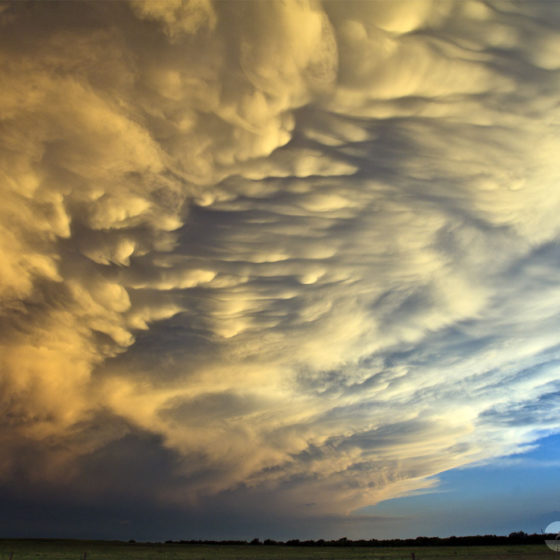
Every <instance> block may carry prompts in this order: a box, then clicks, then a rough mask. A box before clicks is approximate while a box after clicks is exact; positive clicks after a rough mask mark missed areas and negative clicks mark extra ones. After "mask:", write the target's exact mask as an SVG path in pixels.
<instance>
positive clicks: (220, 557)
mask: <svg viewBox="0 0 560 560" xmlns="http://www.w3.org/2000/svg"><path fill="white" fill-rule="evenodd" d="M413 554H414V556H413ZM84 558H85V560H284V559H285V560H370V559H371V560H412V558H415V560H445V559H450V560H466V559H470V558H477V559H480V560H510V559H511V560H539V559H541V558H542V559H545V560H546V559H550V560H553V559H560V554H559V553H555V552H553V551H551V550H549V549H548V548H547V547H546V545H545V544H544V543H543V544H542V545H526V546H525V545H517V546H514V545H506V546H473V547H414V548H409V547H407V548H405V547H394V548H389V547H383V548H382V547H375V548H369V547H351V546H349V547H320V546H317V547H292V546H276V545H272V546H251V545H233V546H232V545H198V544H197V545H192V544H184V545H180V544H153V545H148V544H125V543H112V542H100V541H39V540H36V541H20V540H0V560H10V559H11V560H84Z"/></svg>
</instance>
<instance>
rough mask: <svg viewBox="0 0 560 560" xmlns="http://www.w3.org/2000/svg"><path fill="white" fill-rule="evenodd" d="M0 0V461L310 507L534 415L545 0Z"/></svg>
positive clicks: (157, 489) (197, 499)
mask: <svg viewBox="0 0 560 560" xmlns="http://www.w3.org/2000/svg"><path fill="white" fill-rule="evenodd" d="M0 9H1V12H0V27H1V30H0V73H1V76H2V87H1V88H0V142H1V144H0V145H1V150H0V173H1V182H0V189H1V200H2V202H1V204H0V224H1V226H0V228H1V234H0V256H1V260H0V265H1V274H0V300H1V306H2V307H1V309H2V312H1V316H0V332H1V350H0V361H1V369H2V378H1V385H0V387H1V389H0V399H1V407H2V410H3V411H4V413H3V415H2V419H1V426H0V442H1V445H2V454H1V456H0V481H1V482H2V484H3V485H4V487H10V488H19V489H20V490H18V491H21V492H22V493H25V492H31V493H33V492H36V493H41V492H43V493H47V494H48V493H49V492H54V493H60V492H61V491H64V492H66V493H68V495H72V496H74V497H75V499H76V500H82V501H85V503H87V501H88V500H90V499H91V500H93V499H94V496H95V499H98V497H99V496H102V497H103V496H106V497H108V496H111V497H114V496H117V497H118V496H124V495H133V496H142V497H143V499H145V500H146V503H151V504H154V507H156V506H155V505H157V504H159V505H160V506H162V507H163V506H165V507H178V508H183V509H184V510H185V511H191V512H196V511H204V509H205V508H208V507H210V506H208V504H212V507H214V508H216V510H219V511H222V512H224V511H225V512H228V511H229V512H233V511H237V512H240V511H243V512H245V513H246V514H247V515H267V514H269V513H271V512H274V514H275V515H286V516H292V517H293V516H303V517H310V518H313V517H315V518H321V517H325V516H326V517H328V516H339V515H344V514H347V513H349V512H351V511H353V510H356V509H357V508H359V507H362V506H365V505H370V504H373V503H376V502H377V501H379V500H382V499H386V498H390V497H395V496H400V495H406V494H407V493H410V492H412V491H415V490H418V489H421V488H426V487H429V486H430V485H432V484H434V479H430V480H428V479H427V477H430V476H433V475H435V474H437V473H438V472H441V471H443V470H446V469H450V468H453V467H457V466H460V465H466V464H469V463H472V462H475V461H481V460H489V459H492V458H493V457H496V456H499V455H503V454H506V453H513V452H519V451H520V450H522V449H524V448H525V447H526V446H527V445H529V444H530V443H531V442H532V441H534V440H535V439H536V438H537V437H538V436H540V435H542V434H546V433H551V432H554V431H557V430H558V429H559V428H560V426H559V421H558V418H559V413H560V407H559V404H558V402H559V401H558V400H557V399H556V398H553V396H554V395H555V394H556V393H557V392H558V390H559V382H558V381H557V379H558V369H557V368H558V360H559V359H560V351H559V348H560V347H559V344H560V328H559V327H560V319H559V317H560V244H559V243H558V239H559V235H560V221H559V220H558V216H559V215H560V188H559V179H560V168H559V167H558V154H559V153H560V134H559V132H560V130H559V128H560V127H559V124H560V108H559V103H558V101H559V98H558V91H559V87H560V34H559V33H558V29H560V8H559V6H558V4H557V3H555V2H538V1H531V2H529V1H526V2H518V1H514V0H496V1H487V2H483V1H474V0H473V1H470V0H464V1H463V0H461V1H445V0H411V1H407V0H403V1H401V0H391V1H378V2H361V1H359V2H352V1H345V2H337V1H327V2H324V3H319V2H306V1H293V2H272V1H270V2H245V1H236V2H215V3H211V2H210V1H207V0H191V1H186V2H180V1H178V0H168V1H159V0H154V1H151V0H148V1H138V0H133V1H131V2H130V3H124V2H97V3H81V2H80V3H75V2H72V3H70V2H64V3H53V2H47V3H42V2H35V3H27V2H15V3H13V4H9V3H8V4H2V5H1V6H0ZM107 499H109V498H107Z"/></svg>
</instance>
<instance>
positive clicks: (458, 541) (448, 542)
mask: <svg viewBox="0 0 560 560" xmlns="http://www.w3.org/2000/svg"><path fill="white" fill-rule="evenodd" d="M555 537H556V535H555V534H551V535H546V534H539V533H533V534H527V533H525V532H524V531H515V532H514V533H510V534H509V535H507V536H506V535H472V536H466V537H455V536H453V537H416V538H415V539H381V540H380V539H359V540H351V539H347V538H346V537H343V538H341V539H337V540H323V539H319V540H299V539H291V540H288V541H276V540H273V539H266V540H264V541H261V540H259V539H253V540H252V541H243V540H225V541H215V540H180V541H172V540H168V541H165V544H206V545H218V544H222V545H230V546H232V545H233V546H235V545H245V546H246V545H248V544H250V545H262V546H277V545H281V546H282V545H283V546H380V547H387V546H389V547H393V546H406V547H418V546H492V545H496V546H498V545H499V546H503V545H512V544H523V545H528V544H543V543H544V541H545V539H550V540H554V538H555ZM130 542H134V541H130Z"/></svg>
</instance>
